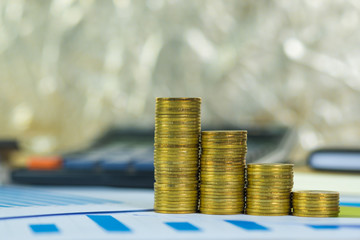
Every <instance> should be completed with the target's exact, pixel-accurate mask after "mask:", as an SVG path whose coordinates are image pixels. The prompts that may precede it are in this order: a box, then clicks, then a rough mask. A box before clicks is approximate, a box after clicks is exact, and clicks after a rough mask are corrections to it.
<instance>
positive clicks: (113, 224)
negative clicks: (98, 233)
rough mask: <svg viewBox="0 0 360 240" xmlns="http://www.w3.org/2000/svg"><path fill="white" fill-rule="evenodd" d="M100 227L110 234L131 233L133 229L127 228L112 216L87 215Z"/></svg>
mask: <svg viewBox="0 0 360 240" xmlns="http://www.w3.org/2000/svg"><path fill="white" fill-rule="evenodd" d="M87 216H88V218H90V219H91V220H92V221H94V222H95V223H96V224H97V225H98V226H100V227H101V228H103V229H104V230H106V231H108V232H131V229H130V228H128V227H127V226H125V225H124V224H123V223H121V222H120V221H119V220H117V219H116V218H114V217H112V216H110V215H87Z"/></svg>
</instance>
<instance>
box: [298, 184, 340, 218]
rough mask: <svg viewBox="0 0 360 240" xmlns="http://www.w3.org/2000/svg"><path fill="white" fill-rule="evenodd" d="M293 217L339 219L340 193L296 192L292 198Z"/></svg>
mask: <svg viewBox="0 0 360 240" xmlns="http://www.w3.org/2000/svg"><path fill="white" fill-rule="evenodd" d="M292 205H293V215H294V216H299V217H337V216H338V215H339V210H340V209H339V193H338V192H334V191H316V190H308V191H296V192H294V193H293V196H292Z"/></svg>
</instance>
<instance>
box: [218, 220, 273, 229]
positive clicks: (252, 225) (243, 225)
mask: <svg viewBox="0 0 360 240" xmlns="http://www.w3.org/2000/svg"><path fill="white" fill-rule="evenodd" d="M225 222H228V223H231V224H233V225H234V226H237V227H239V228H242V229H245V230H249V231H269V230H270V229H269V228H267V227H265V226H262V225H260V224H257V223H256V222H250V221H240V220H225Z"/></svg>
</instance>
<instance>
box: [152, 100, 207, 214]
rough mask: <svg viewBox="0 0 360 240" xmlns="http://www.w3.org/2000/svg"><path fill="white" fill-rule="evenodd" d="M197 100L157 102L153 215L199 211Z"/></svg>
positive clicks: (199, 102) (198, 125) (198, 120)
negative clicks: (154, 213)
mask: <svg viewBox="0 0 360 240" xmlns="http://www.w3.org/2000/svg"><path fill="white" fill-rule="evenodd" d="M200 105H201V99H200V98H157V99H156V117H155V150H154V166H155V184H154V190H155V204H154V208H155V211H156V212H158V213H193V212H196V211H197V209H198V181H199V177H198V171H199V137H200V130H201V129H200Z"/></svg>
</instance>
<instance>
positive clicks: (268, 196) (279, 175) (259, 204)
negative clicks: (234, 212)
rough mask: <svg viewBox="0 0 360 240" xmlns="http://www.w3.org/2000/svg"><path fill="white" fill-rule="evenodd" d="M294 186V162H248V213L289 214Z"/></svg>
mask: <svg viewBox="0 0 360 240" xmlns="http://www.w3.org/2000/svg"><path fill="white" fill-rule="evenodd" d="M292 187H293V164H266V163H264V164H248V165H247V188H246V213H247V214H249V215H260V216H281V215H289V214H290V204H291V190H292Z"/></svg>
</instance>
